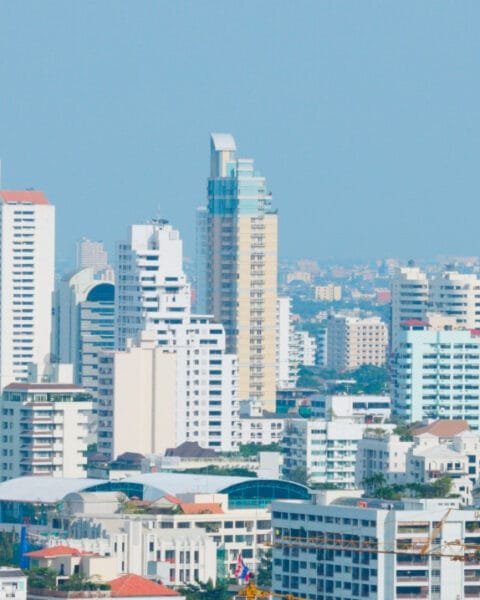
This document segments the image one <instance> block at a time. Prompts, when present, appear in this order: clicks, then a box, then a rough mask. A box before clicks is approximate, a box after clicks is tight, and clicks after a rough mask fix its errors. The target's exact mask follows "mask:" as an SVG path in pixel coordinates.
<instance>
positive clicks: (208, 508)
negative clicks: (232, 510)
mask: <svg viewBox="0 0 480 600" xmlns="http://www.w3.org/2000/svg"><path fill="white" fill-rule="evenodd" d="M180 508H181V509H182V512H183V513H184V514H185V515H200V514H202V513H204V514H211V515H223V509H222V505H221V504H217V503H215V502H198V503H195V502H182V503H181V504H180Z"/></svg>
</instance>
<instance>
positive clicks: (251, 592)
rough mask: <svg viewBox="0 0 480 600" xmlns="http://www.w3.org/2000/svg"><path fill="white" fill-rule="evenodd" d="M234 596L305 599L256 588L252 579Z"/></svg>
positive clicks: (288, 599) (290, 599)
mask: <svg viewBox="0 0 480 600" xmlns="http://www.w3.org/2000/svg"><path fill="white" fill-rule="evenodd" d="M234 598H236V599H238V600H239V599H240V598H245V599H246V600H256V598H272V599H273V598H281V599H282V600H305V598H301V597H300V596H294V595H293V594H277V593H276V592H273V591H272V590H261V589H260V588H258V587H257V586H256V585H255V583H254V582H253V581H251V580H250V581H249V582H248V584H247V585H246V586H245V587H244V588H242V589H241V590H240V591H239V592H238V594H235V596H234Z"/></svg>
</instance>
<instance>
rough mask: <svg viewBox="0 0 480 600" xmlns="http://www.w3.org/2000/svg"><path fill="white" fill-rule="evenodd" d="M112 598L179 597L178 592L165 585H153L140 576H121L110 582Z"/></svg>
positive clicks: (153, 582)
mask: <svg viewBox="0 0 480 600" xmlns="http://www.w3.org/2000/svg"><path fill="white" fill-rule="evenodd" d="M110 586H111V596H112V598H123V597H129V596H180V594H179V593H178V592H175V591H174V590H171V589H170V588H168V587H167V586H166V585H162V584H161V583H155V581H150V579H145V577H140V575H132V574H131V573H128V574H127V575H122V576H121V577H117V579H113V580H112V581H110Z"/></svg>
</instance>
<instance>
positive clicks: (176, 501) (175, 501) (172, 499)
mask: <svg viewBox="0 0 480 600" xmlns="http://www.w3.org/2000/svg"><path fill="white" fill-rule="evenodd" d="M162 498H165V500H168V501H169V502H171V503H172V504H181V503H182V501H181V500H179V499H178V498H177V497H176V496H172V495H171V494H165V496H162Z"/></svg>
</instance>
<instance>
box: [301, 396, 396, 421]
mask: <svg viewBox="0 0 480 600" xmlns="http://www.w3.org/2000/svg"><path fill="white" fill-rule="evenodd" d="M311 405H312V416H314V417H317V418H319V419H336V418H345V417H346V418H351V419H355V421H357V422H359V423H383V422H385V421H387V420H388V419H390V415H391V399H390V396H378V395H375V394H356V395H350V394H330V395H327V396H324V395H318V396H314V397H313V398H312V400H311Z"/></svg>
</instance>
